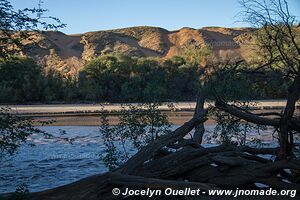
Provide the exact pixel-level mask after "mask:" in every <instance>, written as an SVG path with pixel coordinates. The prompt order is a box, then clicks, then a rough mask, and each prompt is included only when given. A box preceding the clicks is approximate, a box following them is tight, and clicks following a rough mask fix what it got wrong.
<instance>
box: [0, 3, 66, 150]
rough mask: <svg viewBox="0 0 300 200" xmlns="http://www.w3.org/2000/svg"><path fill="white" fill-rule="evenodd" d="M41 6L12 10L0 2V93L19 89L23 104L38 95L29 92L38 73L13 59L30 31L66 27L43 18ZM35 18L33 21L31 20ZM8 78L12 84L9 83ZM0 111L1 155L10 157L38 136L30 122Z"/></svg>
mask: <svg viewBox="0 0 300 200" xmlns="http://www.w3.org/2000/svg"><path fill="white" fill-rule="evenodd" d="M40 4H41V1H40ZM40 4H39V8H33V9H29V8H25V9H23V10H15V9H14V8H13V6H12V5H11V4H10V2H9V1H8V0H0V16H1V17H0V20H1V21H0V59H1V67H0V68H1V89H5V90H6V92H8V93H10V92H11V91H9V90H10V89H17V87H20V88H18V89H19V90H17V91H20V93H21V94H20V96H21V97H23V98H24V99H25V100H30V98H35V93H37V92H36V91H35V92H32V89H33V88H35V87H36V85H35V84H37V82H36V81H38V79H39V78H38V76H39V74H40V73H39V72H40V69H39V67H38V66H37V65H35V64H34V63H33V62H32V60H27V59H23V58H21V59H20V60H15V58H14V57H13V56H15V54H16V53H19V52H20V51H21V49H22V47H23V46H22V42H21V40H22V38H24V37H29V36H30V34H31V32H30V31H39V30H41V29H46V30H47V29H56V28H59V27H64V26H65V25H64V24H61V23H60V21H59V19H57V18H55V17H51V16H50V17H44V16H43V14H44V13H45V12H46V11H47V10H45V9H42V8H41V7H40V6H41V5H40ZM35 14H36V17H33V15H35ZM48 19H50V20H53V21H54V23H53V24H50V23H47V22H46V20H48ZM9 77H10V78H12V80H8V78H9ZM24 90H29V91H24ZM1 92H2V91H1ZM12 92H15V91H12ZM24 92H26V93H27V92H28V93H29V94H31V95H32V97H31V96H27V94H24ZM11 94H12V93H11ZM12 95H13V96H14V94H12ZM0 110H1V112H0V124H1V125H0V144H1V154H3V153H8V154H13V153H14V152H15V151H16V149H17V148H18V147H19V146H20V144H21V143H23V142H25V141H26V138H27V137H28V136H29V135H31V134H33V133H40V132H41V131H40V130H38V129H36V128H34V126H33V121H32V120H30V119H27V118H22V117H18V116H15V115H13V114H12V113H10V111H9V110H8V109H6V108H1V109H0ZM1 156H2V155H1Z"/></svg>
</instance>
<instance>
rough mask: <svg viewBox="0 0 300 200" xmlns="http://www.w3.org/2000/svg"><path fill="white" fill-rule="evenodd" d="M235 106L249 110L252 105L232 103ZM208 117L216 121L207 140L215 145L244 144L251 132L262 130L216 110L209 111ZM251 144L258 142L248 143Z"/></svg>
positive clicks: (261, 127)
mask: <svg viewBox="0 0 300 200" xmlns="http://www.w3.org/2000/svg"><path fill="white" fill-rule="evenodd" d="M233 103H234V104H235V105H236V106H239V107H242V108H244V109H246V110H249V109H250V107H251V106H254V103H249V102H233ZM210 115H211V117H212V119H214V120H215V121H216V127H215V128H214V131H213V134H212V135H211V136H210V138H208V139H209V140H213V141H215V142H217V143H222V144H224V143H225V144H230V143H236V144H238V145H245V144H246V142H247V141H246V139H247V138H246V137H247V135H248V134H249V133H250V132H251V131H259V130H260V129H263V128H264V127H263V126H257V125H254V124H251V123H249V122H246V121H244V120H242V119H239V118H237V117H235V116H233V115H230V114H228V113H226V112H222V111H219V110H217V109H216V108H211V109H210ZM250 142H252V143H254V142H256V143H257V142H259V141H257V140H256V141H250Z"/></svg>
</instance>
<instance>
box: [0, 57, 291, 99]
mask: <svg viewBox="0 0 300 200" xmlns="http://www.w3.org/2000/svg"><path fill="white" fill-rule="evenodd" d="M215 68H216V69H215V71H216V73H215V74H214V75H213V77H212V78H209V81H208V84H207V85H210V86H209V87H210V89H208V90H207V95H208V96H210V97H211V96H212V91H213V90H212V89H211V88H214V89H215V90H216V91H217V92H218V93H220V94H224V95H225V94H226V98H227V99H228V100H231V99H232V100H234V99H239V100H242V99H250V98H254V99H264V98H269V99H270V98H281V97H282V96H284V95H285V94H286V91H287V88H288V86H289V84H288V82H287V81H286V80H285V79H284V77H283V76H282V72H281V71H279V70H277V71H276V70H275V71H274V70H266V71H265V74H268V76H260V75H259V74H258V75H257V74H254V75H253V74H251V73H249V74H248V73H243V72H242V71H243V70H244V71H245V70H249V69H248V68H247V66H246V65H241V66H240V67H239V68H237V70H236V71H234V70H233V69H231V68H230V67H228V66H227V65H225V64H224V65H219V66H215ZM203 71H204V70H203V68H201V67H200V66H199V65H198V64H195V63H194V64H193V63H191V62H187V61H186V60H185V59H184V58H182V57H178V56H175V57H173V58H170V59H166V60H161V59H158V58H137V57H128V56H125V55H106V56H100V57H98V58H95V59H93V60H91V61H89V62H87V63H86V64H85V66H84V68H83V69H82V71H81V72H80V74H79V76H78V78H77V77H71V76H66V75H62V74H61V72H58V71H56V70H54V69H50V70H48V71H46V72H42V70H41V69H40V67H39V66H38V65H37V64H36V63H35V62H34V61H33V60H32V59H30V58H26V57H14V58H8V59H6V60H2V61H0V78H1V79H0V90H1V93H0V102H1V103H23V102H57V101H59V102H78V101H79V102H82V101H89V102H91V101H92V102H165V101H193V100H195V96H196V93H197V90H198V86H199V77H200V76H201V75H204V76H209V75H206V74H203V73H204V72H203Z"/></svg>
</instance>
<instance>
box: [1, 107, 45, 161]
mask: <svg viewBox="0 0 300 200" xmlns="http://www.w3.org/2000/svg"><path fill="white" fill-rule="evenodd" d="M42 125H43V124H42ZM32 134H43V135H47V134H46V133H45V132H43V131H41V130H40V129H38V128H36V127H35V126H34V125H33V121H32V120H31V119H30V118H27V117H19V116H16V115H13V114H11V110H10V109H9V108H6V107H0V158H3V157H5V156H7V155H8V156H11V155H13V154H14V153H15V152H16V151H17V149H18V148H19V147H20V145H21V144H22V143H24V142H26V139H27V138H28V137H29V136H30V135H32Z"/></svg>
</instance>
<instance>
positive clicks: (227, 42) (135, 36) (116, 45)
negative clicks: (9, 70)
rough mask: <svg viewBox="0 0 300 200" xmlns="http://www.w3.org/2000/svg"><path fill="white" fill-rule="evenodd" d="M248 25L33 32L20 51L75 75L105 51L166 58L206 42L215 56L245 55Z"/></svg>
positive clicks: (246, 54) (49, 65) (45, 65)
mask: <svg viewBox="0 0 300 200" xmlns="http://www.w3.org/2000/svg"><path fill="white" fill-rule="evenodd" d="M252 31H253V29H250V28H221V27H205V28H202V29H192V28H182V29H180V30H178V31H168V30H166V29H162V28H158V27H147V26H140V27H132V28H124V29H115V30H107V31H96V32H88V33H84V34H77V35H66V34H64V33H61V32H53V31H49V32H42V33H38V34H37V33H33V36H32V37H31V39H30V40H24V41H23V43H24V44H25V52H24V54H26V55H29V56H32V57H34V58H35V59H36V60H37V61H38V62H39V63H40V64H42V65H43V66H44V67H45V68H46V69H49V68H54V69H56V70H59V71H61V72H62V73H63V74H71V75H76V74H77V73H78V71H79V70H80V69H81V68H82V66H83V64H84V62H85V61H88V60H90V59H92V58H95V57H97V56H100V55H103V54H108V53H122V54H127V55H131V56H142V57H149V56H155V57H162V58H170V57H172V56H174V55H181V54H182V53H183V52H184V51H185V50H186V49H187V48H189V47H194V48H202V47H204V46H207V45H209V46H210V47H211V48H212V50H213V53H214V55H215V57H216V58H217V59H218V60H220V61H222V60H224V59H228V58H245V59H247V58H248V57H249V55H248V54H249V49H247V48H246V47H245V45H244V44H245V43H246V42H244V41H243V40H245V39H244V38H246V37H243V35H245V34H247V33H249V32H252Z"/></svg>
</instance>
